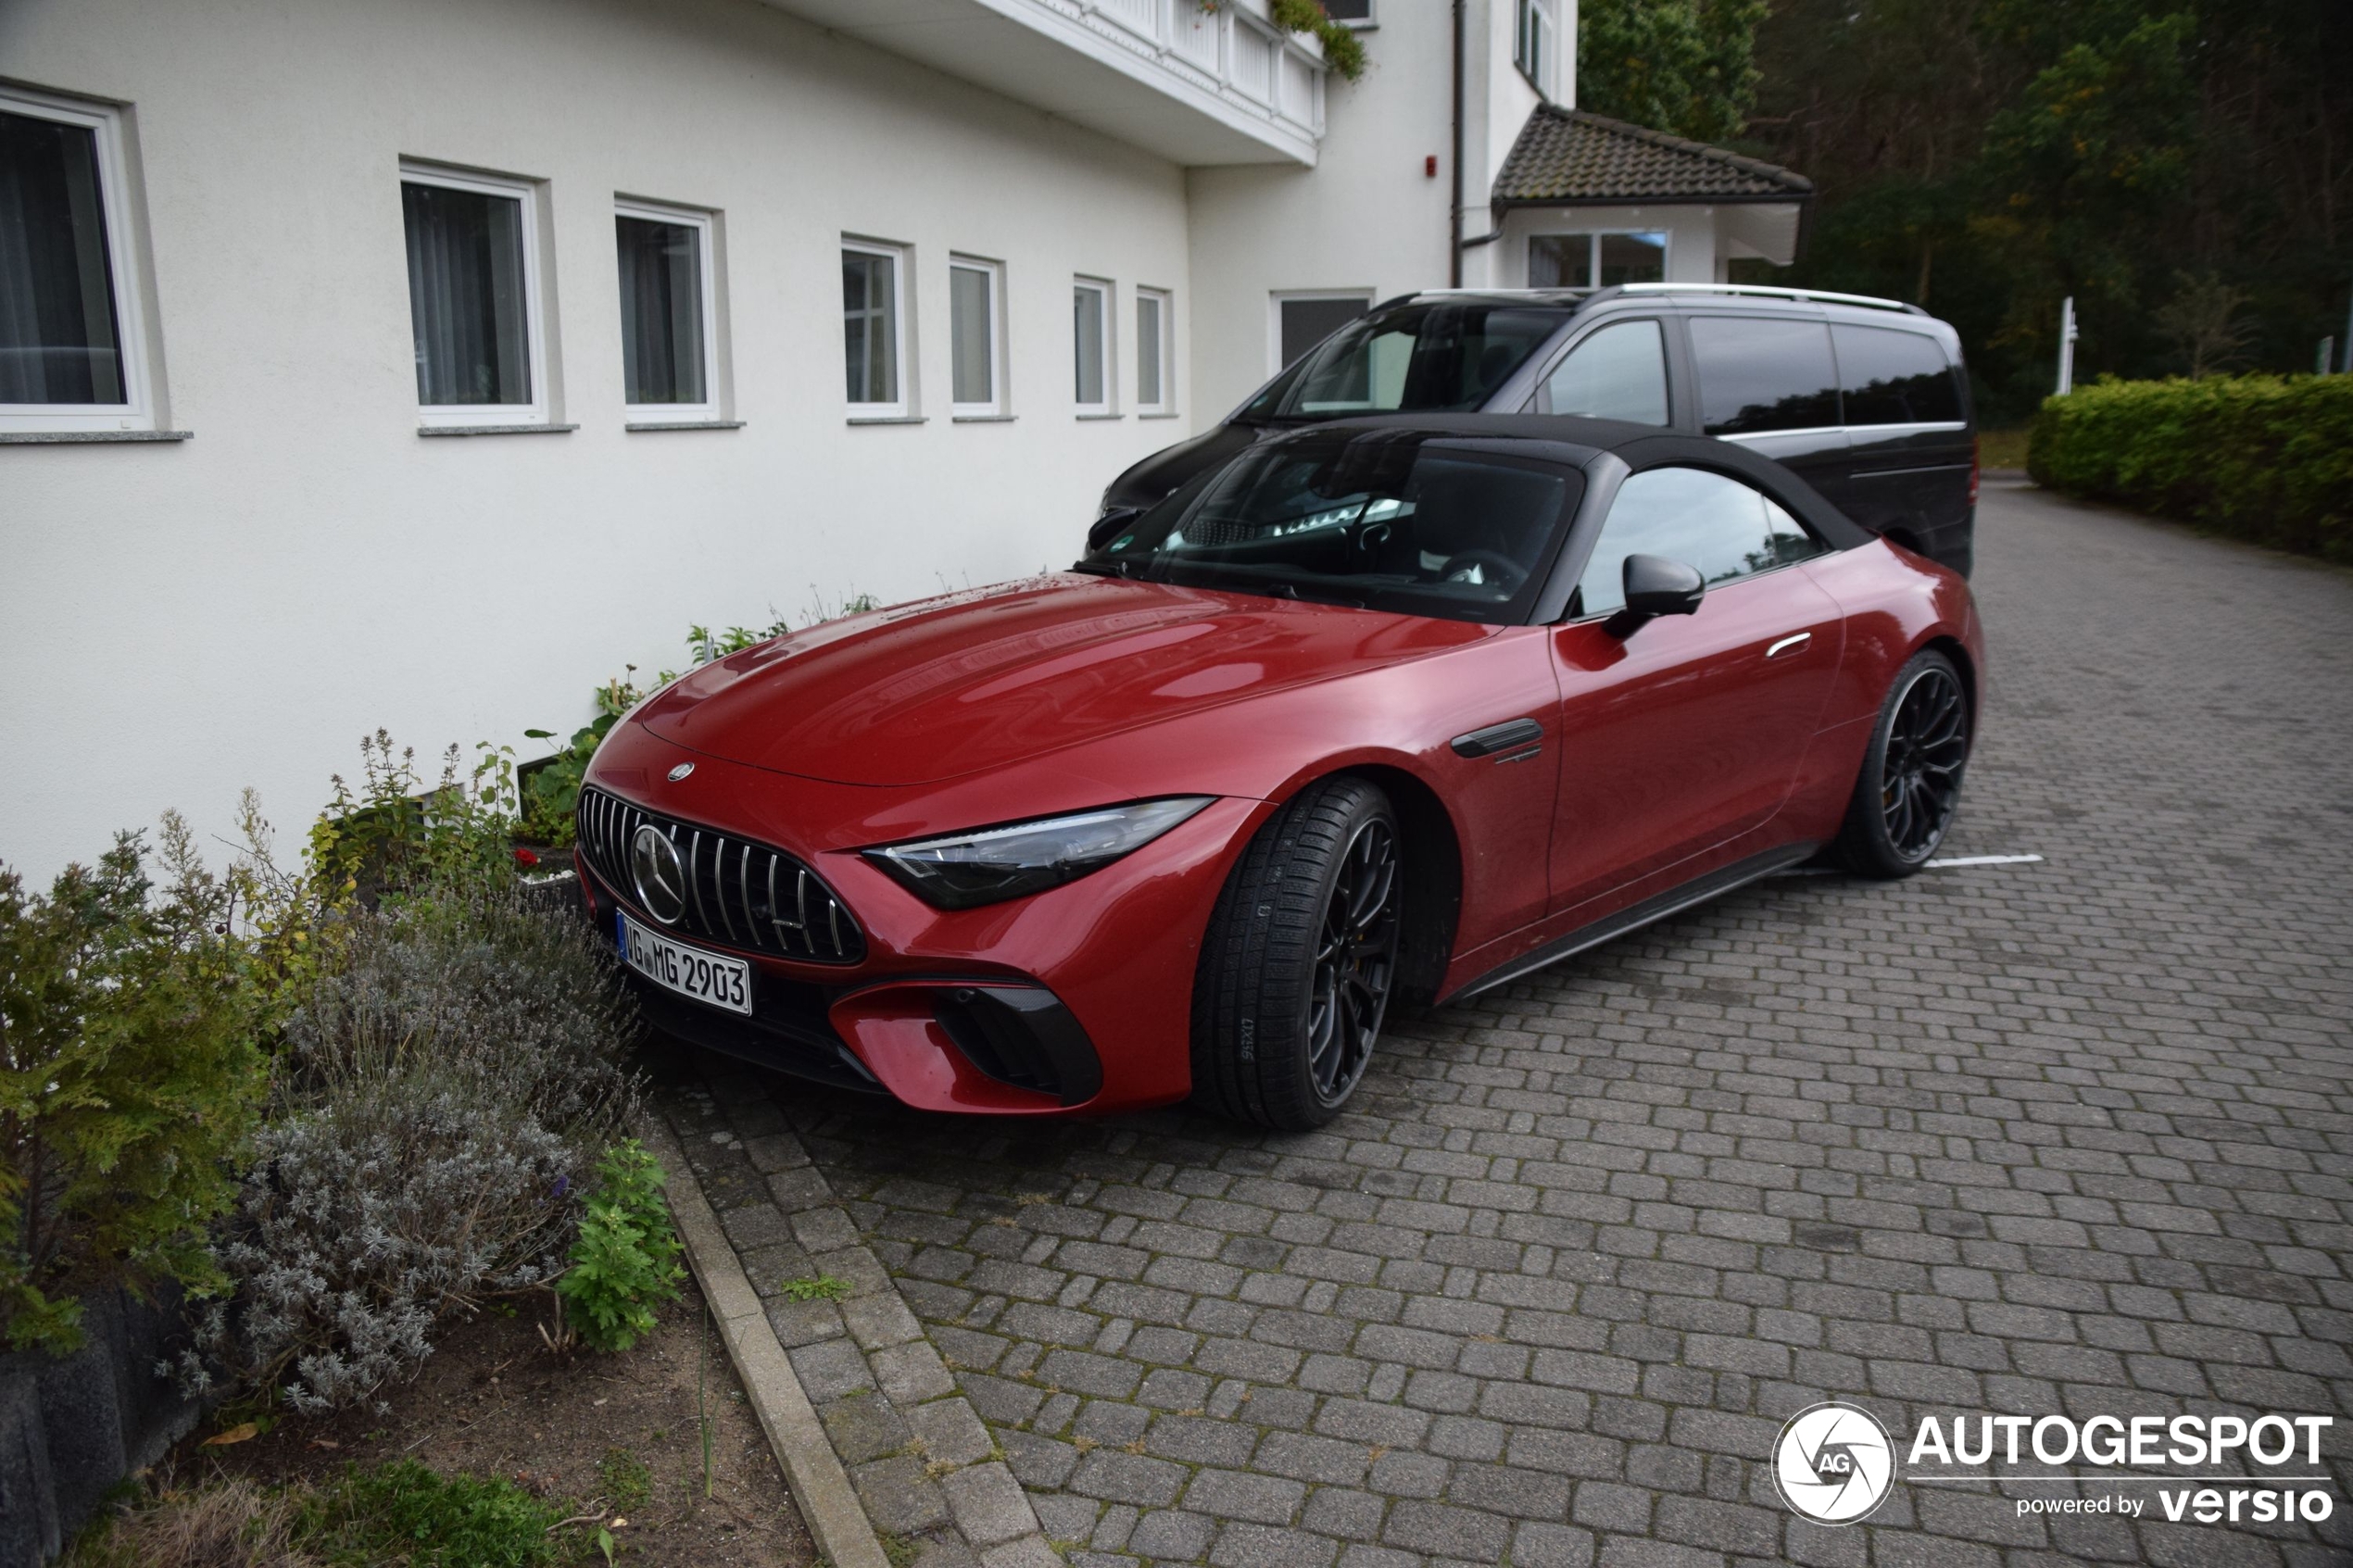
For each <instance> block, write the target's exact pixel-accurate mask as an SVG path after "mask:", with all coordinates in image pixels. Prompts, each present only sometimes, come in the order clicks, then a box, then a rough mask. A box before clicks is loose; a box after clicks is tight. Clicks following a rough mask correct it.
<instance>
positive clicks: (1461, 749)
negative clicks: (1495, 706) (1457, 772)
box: [1452, 719, 1544, 762]
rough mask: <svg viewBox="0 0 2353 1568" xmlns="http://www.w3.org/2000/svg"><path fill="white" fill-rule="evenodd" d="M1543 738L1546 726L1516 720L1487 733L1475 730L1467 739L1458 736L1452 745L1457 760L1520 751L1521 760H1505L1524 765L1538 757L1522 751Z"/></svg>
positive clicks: (1533, 753)
mask: <svg viewBox="0 0 2353 1568" xmlns="http://www.w3.org/2000/svg"><path fill="white" fill-rule="evenodd" d="M1543 738H1544V726H1543V725H1541V724H1539V723H1538V722H1537V721H1535V720H1533V719H1513V720H1509V721H1505V722H1504V723H1501V724H1490V725H1488V726H1487V728H1485V729H1483V730H1473V731H1472V732H1471V733H1470V734H1466V735H1456V736H1455V737H1454V739H1453V743H1452V744H1453V748H1454V755H1455V756H1457V757H1472V758H1477V757H1493V756H1494V755H1495V754H1496V753H1498V752H1502V751H1516V752H1520V754H1519V755H1518V756H1516V757H1506V758H1504V759H1503V760H1504V761H1506V762H1524V761H1526V760H1527V759H1529V758H1530V757H1533V756H1535V755H1536V753H1535V752H1533V751H1521V750H1520V748H1521V747H1523V746H1531V745H1533V744H1534V743H1536V742H1538V741H1541V740H1542V739H1543Z"/></svg>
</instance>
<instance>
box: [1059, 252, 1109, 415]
mask: <svg viewBox="0 0 2353 1568" xmlns="http://www.w3.org/2000/svg"><path fill="white" fill-rule="evenodd" d="M1070 286H1071V292H1072V294H1073V295H1076V294H1077V293H1078V292H1079V291H1081V290H1088V289H1091V290H1093V291H1094V293H1095V296H1096V298H1097V299H1099V300H1101V305H1100V306H1099V307H1098V309H1099V310H1100V311H1101V319H1102V331H1101V333H1100V334H1099V341H1101V344H1102V347H1103V363H1102V377H1101V379H1102V386H1103V400H1102V401H1101V402H1100V403H1081V402H1079V401H1078V329H1077V325H1076V318H1073V322H1072V327H1071V341H1070V378H1071V382H1070V397H1071V408H1072V409H1073V411H1074V412H1075V413H1076V415H1077V417H1078V418H1080V419H1082V420H1115V419H1117V418H1118V417H1119V290H1118V288H1117V286H1116V285H1114V283H1113V282H1112V281H1111V280H1110V279H1109V278H1093V277H1088V275H1087V274H1086V273H1084V272H1081V273H1077V274H1076V275H1074V276H1073V277H1072V278H1071V281H1070ZM1074 303H1076V301H1075V299H1074Z"/></svg>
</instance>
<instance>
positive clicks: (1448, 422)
mask: <svg viewBox="0 0 2353 1568" xmlns="http://www.w3.org/2000/svg"><path fill="white" fill-rule="evenodd" d="M1352 431H1358V432H1363V433H1367V434H1369V433H1375V432H1379V433H1394V432H1398V431H1412V432H1417V433H1422V434H1426V435H1430V436H1434V437H1453V438H1454V439H1456V440H1476V441H1481V442H1488V441H1493V442H1509V443H1513V444H1515V445H1525V446H1526V447H1527V448H1528V449H1529V450H1528V456H1529V457H1531V458H1549V459H1551V460H1552V461H1554V462H1559V463H1566V464H1569V465H1573V466H1575V467H1577V468H1579V469H1582V468H1585V467H1587V466H1588V465H1590V464H1591V463H1592V461H1593V460H1594V459H1595V458H1598V457H1600V456H1601V455H1602V454H1604V453H1607V454H1609V455H1610V456H1612V457H1615V458H1617V459H1618V460H1619V461H1620V462H1622V463H1624V464H1625V465H1626V466H1627V467H1628V468H1629V469H1630V470H1633V471H1634V472H1636V473H1640V472H1642V470H1645V469H1656V468H1668V467H1680V468H1695V469H1710V470H1715V471H1716V472H1718V473H1724V474H1729V475H1730V476H1732V477H1733V478H1735V479H1740V480H1743V481H1745V482H1747V483H1750V484H1752V485H1754V486H1755V487H1756V488H1757V489H1759V490H1762V491H1764V492H1765V493H1766V494H1768V495H1771V496H1772V497H1773V499H1775V500H1776V501H1779V502H1780V504H1781V505H1782V506H1783V507H1785V508H1788V509H1789V510H1790V511H1791V512H1793V513H1794V514H1796V516H1797V517H1798V518H1799V519H1800V520H1801V521H1804V522H1805V523H1806V526H1807V527H1809V528H1811V529H1813V531H1814V532H1815V533H1816V534H1817V535H1818V536H1819V537H1820V538H1821V540H1822V541H1823V543H1825V544H1827V545H1829V546H1831V548H1832V549H1837V550H1851V549H1853V548H1854V547H1855V546H1857V545H1867V544H1869V543H1870V541H1871V540H1872V539H1873V538H1874V537H1876V535H1874V534H1873V533H1871V532H1870V530H1869V529H1867V528H1865V527H1863V526H1862V525H1861V524H1860V523H1857V522H1856V521H1854V520H1853V519H1852V518H1849V517H1848V516H1847V515H1846V514H1845V513H1844V512H1843V511H1840V510H1839V509H1838V508H1836V507H1834V506H1832V505H1831V504H1830V502H1829V501H1827V500H1825V499H1823V497H1822V494H1821V492H1819V491H1818V490H1816V489H1815V488H1814V487H1813V486H1812V485H1810V484H1808V483H1806V481H1804V480H1803V479H1800V478H1799V477H1798V476H1797V475H1796V474H1795V473H1793V472H1792V471H1791V470H1788V469H1786V468H1783V467H1782V466H1781V465H1780V464H1779V463H1777V462H1775V461H1773V459H1772V458H1767V457H1763V456H1760V455H1759V454H1757V453H1755V452H1752V451H1750V450H1749V449H1748V448H1747V447H1745V446H1743V445H1740V444H1739V443H1737V442H1732V441H1718V440H1716V439H1714V438H1712V437H1708V436H1699V435H1678V434H1676V433H1673V432H1671V431H1662V430H1660V429H1659V428H1658V427H1657V426H1656V425H1640V424H1629V423H1626V422H1625V421H1623V420H1588V419H1579V418H1577V417H1575V416H1573V415H1569V414H1373V415H1364V416H1360V417H1358V418H1355V419H1346V420H1324V421H1322V422H1320V423H1317V424H1313V425H1306V426H1302V428H1300V429H1298V430H1295V431H1286V432H1284V433H1282V434H1280V435H1277V436H1273V437H1270V438H1269V440H1270V441H1272V442H1291V441H1311V442H1312V441H1319V440H1320V441H1331V440H1345V439H1347V437H1348V433H1350V432H1352Z"/></svg>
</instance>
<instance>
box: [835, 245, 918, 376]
mask: <svg viewBox="0 0 2353 1568" xmlns="http://www.w3.org/2000/svg"><path fill="white" fill-rule="evenodd" d="M841 249H842V250H843V251H844V252H846V253H851V254H855V255H859V256H887V257H890V258H891V260H892V261H893V262H894V263H896V265H894V266H893V267H892V268H891V270H890V319H891V326H892V331H891V334H890V344H891V348H892V350H893V352H894V354H895V356H896V361H897V362H896V364H895V365H894V367H893V369H892V379H893V380H894V381H895V382H896V383H897V384H898V387H899V395H898V397H897V398H895V399H893V400H892V401H890V402H888V403H853V402H851V401H850V400H849V388H848V387H844V388H843V389H842V404H843V407H845V408H848V409H849V417H850V419H851V420H905V419H912V417H913V416H914V411H915V389H914V384H913V371H914V364H915V360H914V356H913V355H912V354H910V353H909V352H908V351H907V340H908V339H909V338H910V337H912V335H913V328H914V322H913V321H912V319H911V318H910V316H909V314H908V308H907V304H908V299H909V297H910V296H909V295H908V292H907V274H908V272H909V271H910V270H912V267H913V265H914V260H915V254H914V247H913V246H912V245H900V244H896V243H894V242H892V241H890V240H868V239H861V238H859V237H858V236H856V235H854V234H844V235H843V236H842V237H841ZM842 332H843V333H844V334H845V335H844V338H843V346H844V347H845V348H846V347H847V346H848V345H849V339H848V336H847V334H848V332H849V324H848V322H847V321H845V322H844V323H843V325H842Z"/></svg>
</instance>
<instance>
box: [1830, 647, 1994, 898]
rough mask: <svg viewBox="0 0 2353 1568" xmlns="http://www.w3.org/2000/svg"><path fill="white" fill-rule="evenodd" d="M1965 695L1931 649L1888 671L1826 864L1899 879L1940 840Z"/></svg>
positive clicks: (1951, 799)
mask: <svg viewBox="0 0 2353 1568" xmlns="http://www.w3.org/2000/svg"><path fill="white" fill-rule="evenodd" d="M1969 738H1970V737H1969V696H1968V694H1967V693H1966V692H1965V691H1963V689H1962V687H1961V674H1960V671H1958V670H1957V669H1955V668H1954V665H1953V661H1952V660H1951V659H1947V658H1945V657H1944V655H1943V654H1941V653H1938V652H1937V651H1936V650H1935V649H1933V648H1929V649H1924V650H1922V651H1921V652H1919V653H1917V654H1914V655H1913V656H1912V658H1911V660H1910V661H1909V662H1908V663H1906V665H1905V666H1904V668H1903V669H1902V670H1901V671H1897V672H1896V676H1895V682H1894V685H1892V686H1890V687H1889V688H1888V693H1887V700H1886V701H1885V702H1884V703H1882V704H1881V706H1880V714H1879V723H1878V725H1877V727H1876V728H1874V729H1873V730H1872V732H1871V745H1870V749H1869V750H1868V751H1866V752H1865V753H1864V754H1863V771H1862V775H1861V776H1860V777H1859V778H1857V779H1856V781H1855V795H1854V798H1853V799H1851V800H1850V801H1848V802H1847V807H1846V822H1845V823H1844V825H1843V826H1842V827H1841V828H1840V829H1839V834H1838V838H1837V840H1836V841H1835V842H1834V843H1833V844H1832V845H1831V859H1834V860H1836V861H1837V862H1838V863H1839V864H1840V865H1843V866H1844V867H1845V868H1846V869H1847V870H1848V871H1851V872H1856V873H1858V874H1859V875H1863V876H1874V877H1903V876H1909V875H1911V874H1912V873H1913V872H1916V871H1918V870H1919V869H1920V867H1922V866H1924V865H1926V864H1927V863H1928V860H1929V857H1931V855H1934V854H1935V853H1936V849H1937V846H1939V845H1941V844H1943V843H1944V834H1945V830H1946V829H1948V828H1950V827H1951V826H1952V825H1953V812H1954V809H1956V808H1957V807H1958V806H1959V805H1960V800H1961V772H1962V770H1963V769H1965V768H1967V767H1968V766H1969Z"/></svg>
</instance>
